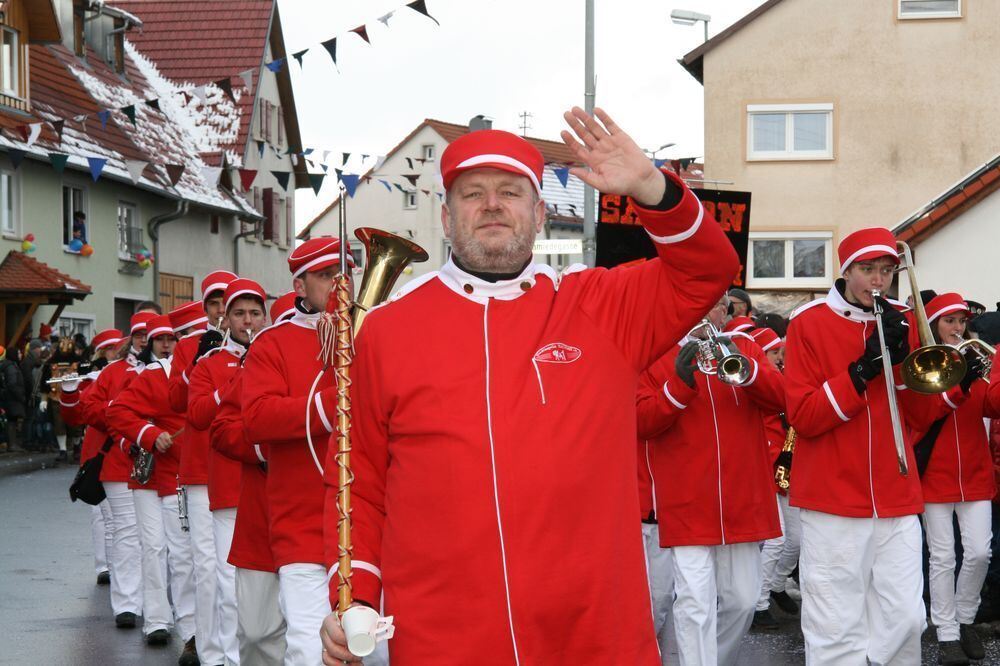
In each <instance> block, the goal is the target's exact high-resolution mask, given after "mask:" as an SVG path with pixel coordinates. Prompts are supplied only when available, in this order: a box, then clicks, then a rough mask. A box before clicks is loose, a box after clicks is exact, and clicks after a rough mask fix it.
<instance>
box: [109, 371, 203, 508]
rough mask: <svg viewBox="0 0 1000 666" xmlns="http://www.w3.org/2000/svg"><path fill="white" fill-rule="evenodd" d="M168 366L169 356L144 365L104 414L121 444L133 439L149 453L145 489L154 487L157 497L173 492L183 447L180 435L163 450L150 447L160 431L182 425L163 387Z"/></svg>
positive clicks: (177, 429) (170, 431)
mask: <svg viewBox="0 0 1000 666" xmlns="http://www.w3.org/2000/svg"><path fill="white" fill-rule="evenodd" d="M170 367H171V366H170V359H161V360H159V361H156V362H154V363H150V364H149V365H147V366H146V367H145V368H144V369H143V370H142V372H140V373H139V374H138V376H136V377H135V378H134V379H133V380H132V381H131V382H130V383H129V385H128V387H127V388H125V390H123V391H122V392H121V394H120V395H119V396H118V397H117V398H116V399H115V400H114V402H112V403H111V404H110V405H109V406H108V415H107V419H108V423H110V424H111V427H112V429H113V430H114V431H115V432H118V433H121V435H122V437H123V438H124V439H125V444H124V445H125V446H128V443H129V442H135V443H136V444H138V445H139V446H141V447H142V448H144V449H145V450H147V451H152V452H153V455H154V456H155V458H154V460H155V461H156V462H155V464H154V466H153V478H152V479H150V481H149V483H148V484H147V485H146V486H145V488H146V489H153V488H155V489H156V490H157V491H158V492H159V495H160V497H166V496H167V495H172V494H173V493H175V492H177V470H178V468H179V466H180V459H181V449H182V448H183V447H184V437H183V434H182V435H180V436H178V437H175V438H174V440H173V441H174V443H173V446H171V447H170V448H169V449H167V450H166V451H164V452H161V451H159V450H157V449H156V447H155V446H154V444H155V443H156V438H157V437H159V436H160V434H161V433H164V432H166V433H169V434H171V435H173V434H175V433H177V432H179V431H180V429H181V428H183V427H184V417H183V416H181V415H180V414H178V413H177V412H175V411H174V410H173V409H172V408H171V407H170V401H169V397H168V391H169V389H168V386H167V383H168V380H169V378H170ZM132 485H133V486H134V487H136V488H143V486H135V485H134V484H132Z"/></svg>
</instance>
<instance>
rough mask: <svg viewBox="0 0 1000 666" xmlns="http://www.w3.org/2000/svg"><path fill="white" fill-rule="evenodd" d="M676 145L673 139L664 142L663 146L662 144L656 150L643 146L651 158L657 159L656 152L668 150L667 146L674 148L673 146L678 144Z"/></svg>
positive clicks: (643, 150)
mask: <svg viewBox="0 0 1000 666" xmlns="http://www.w3.org/2000/svg"><path fill="white" fill-rule="evenodd" d="M676 145H677V144H676V143H674V142H673V141H671V142H670V143H665V144H663V145H662V146H660V147H659V148H657V149H656V150H650V149H649V148H643V149H642V152H644V153H646V154H647V155H649V156H650V158H652V159H653V161H656V153H658V152H660V151H661V150H666V149H667V148H672V147H673V146H676Z"/></svg>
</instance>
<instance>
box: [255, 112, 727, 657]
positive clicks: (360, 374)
mask: <svg viewBox="0 0 1000 666" xmlns="http://www.w3.org/2000/svg"><path fill="white" fill-rule="evenodd" d="M596 114H597V117H598V118H599V119H600V122H598V120H597V119H594V118H592V117H591V116H588V115H586V114H585V113H584V112H583V110H581V109H574V110H573V112H571V113H567V114H566V116H565V118H566V120H567V122H568V123H569V125H570V127H571V128H572V129H573V130H574V131H575V133H576V135H577V136H578V137H579V139H580V141H582V143H580V142H578V141H576V140H575V139H573V138H572V136H571V135H570V134H569V133H568V132H563V139H564V141H565V142H566V143H567V145H569V146H571V149H572V150H573V153H574V155H575V156H576V159H577V160H578V161H579V162H581V163H583V164H586V165H587V166H589V167H590V169H589V170H587V169H583V168H575V169H573V170H572V173H573V174H574V175H576V176H578V177H579V178H581V179H582V180H583V181H584V182H586V183H588V184H590V185H592V186H593V187H595V188H597V189H599V190H600V191H602V192H618V193H622V194H627V195H629V196H630V197H631V199H632V205H633V206H634V207H635V208H636V210H637V211H638V214H639V217H640V219H641V221H642V224H643V225H644V226H645V228H646V230H647V232H648V233H649V235H650V237H651V238H652V240H653V241H654V244H655V245H656V247H657V250H658V253H659V256H660V258H659V259H655V260H653V261H649V262H645V263H643V264H641V265H637V266H632V267H626V268H619V269H615V270H610V271H609V270H604V269H596V270H572V271H569V272H568V273H567V274H564V275H563V276H562V278H561V280H560V278H559V277H558V276H557V275H556V274H555V273H554V272H553V271H552V270H551V268H549V267H547V266H544V265H534V264H532V263H531V258H532V251H531V249H532V244H533V242H534V238H535V235H536V233H538V232H539V231H540V230H541V228H542V225H543V223H544V220H545V203H544V201H543V200H542V199H541V191H540V185H539V184H540V182H541V179H542V169H543V158H542V155H541V154H540V153H539V152H538V150H537V149H536V148H535V147H534V146H532V145H531V144H530V143H528V142H527V141H525V140H524V139H522V138H521V137H518V136H515V135H513V134H510V133H507V132H502V131H498V130H482V131H476V132H471V133H469V134H466V135H464V136H462V137H460V138H458V139H456V140H455V141H453V142H452V143H451V144H450V145H449V146H448V148H447V149H446V150H445V152H444V153H443V155H442V158H441V162H440V163H441V172H442V177H443V181H444V186H445V190H446V193H447V196H446V202H445V205H444V206H443V207H442V213H441V219H442V224H443V227H444V230H445V233H446V235H447V236H448V238H449V239H450V240H451V242H452V245H453V252H452V256H451V259H450V260H449V261H448V262H447V263H446V264H445V265H444V267H443V268H442V269H441V271H439V272H437V273H431V274H429V275H426V276H424V277H422V278H421V279H419V280H413V281H410V282H409V283H408V284H407V285H406V286H405V287H404V288H403V289H402V290H401V292H400V293H399V294H397V296H396V297H394V299H393V300H391V301H390V302H389V303H387V304H385V305H383V306H381V307H378V308H377V309H374V310H372V311H371V312H369V314H368V316H367V319H365V324H364V327H363V328H362V329H361V332H360V335H359V336H358V338H357V342H356V348H357V357H356V365H355V366H354V368H355V370H356V371H355V372H353V373H352V375H353V377H352V379H353V381H354V388H353V396H352V401H353V406H354V415H355V416H354V421H353V429H352V432H353V433H354V443H353V452H352V454H351V455H352V466H353V467H354V470H355V473H356V478H355V481H354V485H353V491H352V496H353V498H354V504H353V524H354V537H353V539H354V556H355V558H356V559H354V562H353V567H354V568H353V578H352V581H353V582H352V584H353V594H354V599H355V600H357V601H358V602H359V603H364V604H367V605H369V606H371V607H373V608H376V609H377V608H380V607H382V603H381V600H382V596H383V593H384V608H385V612H386V613H389V614H394V615H395V617H397V618H398V627H397V628H396V632H395V637H394V638H393V639H392V640H391V641H390V642H389V654H390V660H391V661H392V662H396V661H397V660H398V663H400V664H402V663H421V664H422V663H438V662H443V663H456V664H470V663H476V664H501V663H502V664H511V663H518V662H519V661H520V662H522V663H526V664H527V663H532V664H534V663H539V664H540V663H556V662H557V663H567V664H582V663H598V662H601V663H614V664H628V665H630V666H634V665H636V664H659V662H660V657H659V654H658V651H657V649H656V639H655V636H654V633H653V623H652V617H651V612H650V601H649V589H648V587H647V583H646V572H645V568H644V566H643V547H642V542H641V540H640V538H639V537H640V532H639V530H638V529H637V526H636V520H635V518H636V515H637V513H638V511H639V504H638V495H637V492H636V465H637V461H636V457H635V451H636V445H635V433H636V430H635V423H636V422H635V418H636V416H635V414H636V410H635V388H636V378H637V375H638V373H639V371H641V370H642V369H643V368H645V367H646V366H648V365H649V363H650V362H651V361H652V360H653V359H655V358H657V357H658V356H659V355H661V354H662V353H663V352H664V351H666V350H667V349H668V348H669V347H670V345H672V344H673V342H674V341H676V340H677V339H678V338H680V337H681V336H682V335H683V334H684V332H685V331H686V330H688V329H689V328H690V327H691V326H692V325H693V324H694V323H695V322H696V321H697V320H698V319H699V318H700V316H701V313H702V312H704V311H705V310H706V309H707V308H708V307H709V306H710V304H711V303H712V302H713V299H714V298H715V296H716V295H717V294H718V293H719V292H721V291H722V290H723V289H724V288H725V286H726V285H727V284H728V283H729V281H730V280H731V278H732V277H733V275H735V273H736V271H737V261H736V258H735V253H734V252H733V250H732V247H731V246H730V245H729V243H728V242H727V241H726V239H725V237H724V235H723V233H722V231H721V229H720V227H719V225H717V224H715V223H714V222H713V221H712V220H711V219H706V218H704V208H703V207H702V206H701V204H700V203H699V202H698V200H697V198H696V197H695V196H694V195H693V194H692V193H691V192H690V191H689V190H688V189H687V187H686V186H685V185H684V183H683V181H681V180H680V179H679V178H677V177H676V176H674V175H673V174H667V173H664V172H660V171H659V170H657V169H656V168H655V167H653V165H652V164H651V162H650V160H649V159H648V158H647V157H646V156H645V155H644V154H643V152H642V150H641V149H640V148H639V147H638V146H637V145H636V144H635V143H634V142H633V141H632V139H631V138H630V137H629V136H628V135H627V134H625V133H624V132H623V131H622V130H621V129H619V128H618V127H617V125H615V124H614V122H613V121H612V120H611V118H609V117H608V116H607V114H605V113H604V112H603V111H600V110H597V111H596ZM277 330H278V331H280V330H281V328H278V329H277ZM266 337H267V334H266V333H264V334H262V335H261V338H266ZM257 351H258V350H257V349H255V350H254V353H253V354H251V358H250V359H249V361H248V363H247V367H248V369H249V366H250V362H252V361H254V360H255V358H256V356H257V354H256V352H257ZM250 378H251V377H250V375H249V374H248V375H247V377H246V383H245V384H244V391H246V390H248V389H249V388H250V384H251V382H250ZM630 392H631V393H630ZM330 399H331V400H334V399H335V395H334V396H333V397H331V398H330ZM324 402H326V396H324ZM289 411H290V410H289ZM245 416H246V415H245ZM285 421H286V425H285V427H286V428H287V417H286V419H285ZM251 434H252V433H251ZM333 441H334V444H333V445H332V446H331V447H330V453H329V457H328V458H327V460H326V464H325V470H326V482H327V485H328V490H327V503H326V512H325V518H324V520H325V527H326V529H325V535H326V553H327V564H328V566H329V565H332V566H334V567H335V566H336V562H337V556H338V552H337V550H338V539H337V527H336V523H337V510H336V495H337V488H336V486H337V464H336V462H335V452H336V444H335V440H333ZM276 448H277V447H275V446H272V448H271V456H272V458H273V457H274V455H275V453H276V452H275V449H276ZM568 461H570V462H569V464H567V462H568ZM269 477H270V473H269ZM269 483H270V478H269ZM271 509H272V511H273V510H274V509H275V505H274V503H273V502H272V505H271ZM272 524H274V523H273V521H272ZM567 545H570V546H569V547H570V550H569V551H567ZM330 587H331V590H330V593H331V595H332V598H334V599H335V598H336V597H337V591H336V587H337V577H336V573H335V572H334V574H333V578H332V581H331V586H330ZM469 618H475V621H474V622H470V621H469ZM459 628H460V629H459ZM323 637H324V649H325V652H324V657H323V658H324V663H326V664H335V663H341V660H344V661H350V662H353V663H357V662H358V659H357V658H356V657H353V656H352V655H351V653H350V652H349V651H348V650H347V648H346V639H345V637H344V634H343V630H342V629H341V627H340V625H339V621H338V618H337V616H336V615H335V614H331V615H330V616H329V617H328V618H327V619H326V620H325V622H324V627H323Z"/></svg>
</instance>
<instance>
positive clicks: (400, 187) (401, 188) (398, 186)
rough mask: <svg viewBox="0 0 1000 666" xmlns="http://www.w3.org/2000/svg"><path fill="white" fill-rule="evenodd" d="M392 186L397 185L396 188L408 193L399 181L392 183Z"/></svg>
mask: <svg viewBox="0 0 1000 666" xmlns="http://www.w3.org/2000/svg"><path fill="white" fill-rule="evenodd" d="M392 186H393V187H395V188H396V189H397V190H399V191H400V192H402V193H403V194H406V190H404V189H403V186H402V185H400V184H399V183H393V184H392Z"/></svg>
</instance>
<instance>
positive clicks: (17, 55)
mask: <svg viewBox="0 0 1000 666" xmlns="http://www.w3.org/2000/svg"><path fill="white" fill-rule="evenodd" d="M2 30H3V32H4V33H5V34H6V33H8V32H9V33H11V34H12V35H14V48H13V49H12V50H11V53H12V54H13V62H12V63H10V64H11V65H13V68H12V70H11V71H12V72H13V79H14V81H13V84H14V87H13V88H5V87H3V77H2V76H0V92H2V93H3V94H4V95H7V96H9V97H17V98H18V99H21V98H22V95H21V33H19V32H18V31H17V30H14V29H13V28H9V27H7V26H3V28H2ZM0 46H2V45H0ZM0 66H2V67H7V66H8V63H6V62H0Z"/></svg>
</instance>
